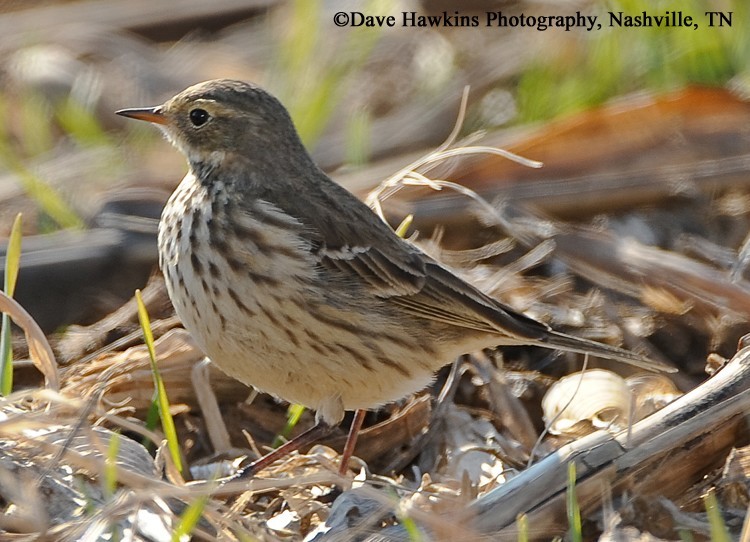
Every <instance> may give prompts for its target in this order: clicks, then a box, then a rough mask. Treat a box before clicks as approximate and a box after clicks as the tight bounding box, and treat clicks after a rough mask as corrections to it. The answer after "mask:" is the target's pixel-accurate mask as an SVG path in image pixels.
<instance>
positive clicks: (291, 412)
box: [271, 405, 305, 448]
mask: <svg viewBox="0 0 750 542" xmlns="http://www.w3.org/2000/svg"><path fill="white" fill-rule="evenodd" d="M304 412H305V407H303V406H302V405H289V409H287V413H286V425H285V426H284V429H282V430H281V433H280V434H279V435H277V436H276V438H275V439H273V442H272V443H271V447H273V448H278V447H279V446H281V445H282V444H284V441H285V440H289V435H291V434H292V430H293V429H294V428H295V427H296V426H297V424H298V423H299V420H300V418H301V417H302V414H303V413H304Z"/></svg>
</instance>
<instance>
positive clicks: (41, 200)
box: [11, 164, 85, 229]
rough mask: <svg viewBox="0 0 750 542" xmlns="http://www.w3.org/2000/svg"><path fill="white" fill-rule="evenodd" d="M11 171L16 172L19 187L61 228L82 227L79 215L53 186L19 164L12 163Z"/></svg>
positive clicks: (82, 223)
mask: <svg viewBox="0 0 750 542" xmlns="http://www.w3.org/2000/svg"><path fill="white" fill-rule="evenodd" d="M11 171H12V172H13V173H15V174H16V176H17V177H18V180H19V182H20V183H21V187H22V188H23V189H24V191H25V192H26V193H27V194H28V195H29V197H30V198H31V199H33V200H34V201H35V202H36V204H37V205H39V207H40V208H41V209H42V210H43V211H44V212H45V213H46V214H47V215H49V217H50V218H51V219H52V220H54V221H55V222H56V223H57V225H58V226H60V227H61V228H63V229H67V228H75V229H83V228H84V226H85V224H84V222H83V220H82V219H81V217H79V216H78V215H77V214H76V212H75V211H74V210H73V209H72V208H71V207H70V206H69V205H68V204H67V203H65V201H64V200H63V199H62V197H60V194H58V193H57V192H56V191H55V189H54V188H52V187H51V186H50V185H49V184H47V183H46V182H44V181H43V180H42V179H40V178H39V177H38V176H36V175H35V174H34V173H32V172H31V171H29V170H28V169H26V168H25V167H24V166H22V165H20V164H13V166H12V167H11Z"/></svg>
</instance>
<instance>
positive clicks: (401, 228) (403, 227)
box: [396, 214, 414, 239]
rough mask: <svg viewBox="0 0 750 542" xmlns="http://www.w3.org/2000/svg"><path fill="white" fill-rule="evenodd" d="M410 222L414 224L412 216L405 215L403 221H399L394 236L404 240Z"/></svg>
mask: <svg viewBox="0 0 750 542" xmlns="http://www.w3.org/2000/svg"><path fill="white" fill-rule="evenodd" d="M412 222H414V215H411V214H410V215H406V217H404V219H403V220H402V221H401V224H399V225H398V227H397V228H396V235H398V236H399V237H401V238H402V239H404V238H405V237H406V232H408V231H409V226H411V223H412Z"/></svg>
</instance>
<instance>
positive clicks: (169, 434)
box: [135, 290, 183, 473]
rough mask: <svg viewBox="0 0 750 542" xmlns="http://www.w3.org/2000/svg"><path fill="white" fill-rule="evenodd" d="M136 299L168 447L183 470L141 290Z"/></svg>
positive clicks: (175, 461) (136, 293) (138, 291)
mask: <svg viewBox="0 0 750 542" xmlns="http://www.w3.org/2000/svg"><path fill="white" fill-rule="evenodd" d="M135 299H136V302H137V303H138V321H139V322H140V324H141V329H142V330H143V340H144V342H145V343H146V348H147V349H148V357H149V359H150V360H151V373H152V375H153V377H154V389H155V390H156V394H157V397H156V399H157V401H156V402H157V405H158V406H159V416H160V417H161V426H162V429H163V431H164V436H165V437H166V438H167V447H168V448H169V455H170V456H172V461H174V464H175V466H176V467H177V470H179V471H180V472H181V473H182V472H183V466H182V458H181V456H180V443H179V442H178V440H177V430H176V429H175V426H174V419H172V413H171V412H170V411H169V398H168V397H167V390H166V388H165V387H164V381H163V380H162V378H161V374H160V373H159V367H158V366H157V364H156V351H155V350H154V335H153V333H152V332H151V321H150V320H149V317H148V313H147V312H146V306H145V305H144V304H143V298H142V297H141V291H140V290H136V291H135Z"/></svg>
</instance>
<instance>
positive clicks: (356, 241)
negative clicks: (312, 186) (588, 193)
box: [302, 194, 549, 343]
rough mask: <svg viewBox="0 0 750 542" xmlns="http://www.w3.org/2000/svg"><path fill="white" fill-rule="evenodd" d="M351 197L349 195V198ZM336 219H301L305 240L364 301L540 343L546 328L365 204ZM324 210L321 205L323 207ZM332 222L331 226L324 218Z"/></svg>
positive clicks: (342, 211) (331, 204)
mask: <svg viewBox="0 0 750 542" xmlns="http://www.w3.org/2000/svg"><path fill="white" fill-rule="evenodd" d="M347 196H348V197H351V195H350V194H347ZM342 199H343V196H342V197H339V198H338V199H331V200H329V201H327V202H325V205H327V206H328V208H329V209H331V208H333V209H334V210H335V211H336V212H335V213H326V215H325V216H323V217H321V216H310V215H308V216H305V217H304V218H303V219H302V221H303V222H305V223H306V224H307V225H308V226H309V230H308V232H307V233H306V234H305V236H306V237H307V239H308V241H309V242H310V243H311V247H312V248H311V250H312V252H313V254H314V255H315V256H316V258H317V260H318V264H319V265H320V267H321V268H322V269H324V270H325V271H326V272H327V273H329V274H330V275H331V276H332V277H335V278H337V279H340V280H342V281H345V282H349V283H350V284H351V283H352V281H354V282H355V283H358V284H360V285H361V286H363V287H364V288H365V290H366V294H367V295H374V296H376V297H379V298H381V299H385V298H387V299H389V300H390V301H391V302H393V303H394V304H395V305H398V306H400V307H401V308H402V309H403V310H404V311H405V312H406V313H409V314H411V315H413V316H414V317H418V318H424V319H428V320H434V321H439V322H442V323H444V324H448V325H453V326H457V327H463V328H467V329H471V330H475V331H480V332H484V333H492V334H501V335H505V336H506V337H507V338H508V339H509V340H514V339H517V340H518V341H519V342H526V343H527V342H529V341H532V342H533V341H536V340H540V339H541V338H543V337H544V335H545V334H546V333H547V331H548V330H549V328H548V327H547V326H546V325H544V324H542V323H540V322H537V321H536V320H533V319H531V318H529V317H527V316H525V315H523V314H521V313H519V312H517V311H515V310H513V309H511V308H510V307H507V306H505V305H503V304H502V303H500V302H499V301H497V300H495V299H492V298H491V297H489V296H487V295H485V294H483V293H482V292H480V291H479V290H478V289H476V288H475V287H473V286H472V285H470V284H468V283H466V282H465V281H463V280H462V279H460V278H458V277H457V276H455V275H454V274H453V273H451V272H450V271H449V270H448V269H446V268H445V267H443V266H441V265H440V264H439V263H437V262H436V261H435V260H433V259H432V258H430V257H429V256H427V255H426V254H424V253H423V252H422V251H421V250H419V249H418V248H417V247H415V246H414V245H412V244H411V243H409V242H408V241H405V240H403V239H400V238H399V237H398V236H396V234H395V233H394V232H393V231H392V230H391V229H390V227H389V226H388V225H387V224H385V223H383V221H382V220H380V219H379V218H378V217H377V216H376V215H374V214H373V213H372V211H370V210H369V209H368V208H367V207H365V206H364V205H363V204H360V203H359V202H358V201H357V204H358V205H354V206H353V209H352V207H349V208H346V209H344V208H337V204H338V202H340V201H342ZM321 204H323V203H321ZM331 216H335V217H337V218H338V220H336V221H335V222H331V221H326V218H330V217H331Z"/></svg>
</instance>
